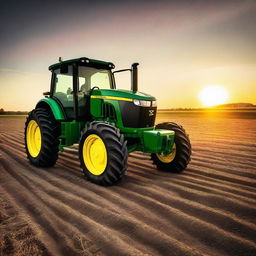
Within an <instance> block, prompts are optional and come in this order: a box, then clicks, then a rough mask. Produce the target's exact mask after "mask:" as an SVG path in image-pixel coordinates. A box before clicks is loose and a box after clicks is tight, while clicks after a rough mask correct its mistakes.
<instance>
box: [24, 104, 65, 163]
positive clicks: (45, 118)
mask: <svg viewBox="0 0 256 256" xmlns="http://www.w3.org/2000/svg"><path fill="white" fill-rule="evenodd" d="M31 120H34V121H36V123H37V125H38V126H39V128H40V132H41V148H40V152H39V154H38V155H37V156H36V157H33V156H31V154H30V152H29V149H28V143H27V128H28V124H29V122H30V121H31ZM59 135H60V125H59V123H58V122H57V121H56V120H55V118H54V117H53V115H52V113H51V112H50V111H49V110H47V109H44V108H37V109H34V110H32V111H31V112H30V113H29V116H28V117H27V121H26V123H25V149H26V153H27V158H28V159H29V161H30V162H31V163H32V164H33V165H35V166H38V167H51V166H53V165H54V164H55V163H56V161H57V159H58V151H59Z"/></svg>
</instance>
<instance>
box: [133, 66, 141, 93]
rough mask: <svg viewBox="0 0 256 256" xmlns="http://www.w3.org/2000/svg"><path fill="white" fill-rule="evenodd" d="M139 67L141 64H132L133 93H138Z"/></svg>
mask: <svg viewBox="0 0 256 256" xmlns="http://www.w3.org/2000/svg"><path fill="white" fill-rule="evenodd" d="M138 65H139V63H133V64H132V69H131V71H132V88H131V90H132V91H133V92H137V91H138V68H137V66H138Z"/></svg>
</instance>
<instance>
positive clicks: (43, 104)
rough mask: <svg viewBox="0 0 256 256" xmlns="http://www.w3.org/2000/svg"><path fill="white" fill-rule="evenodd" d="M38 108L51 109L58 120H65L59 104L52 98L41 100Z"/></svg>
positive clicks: (37, 105)
mask: <svg viewBox="0 0 256 256" xmlns="http://www.w3.org/2000/svg"><path fill="white" fill-rule="evenodd" d="M36 108H48V109H51V111H52V113H53V115H54V117H55V119H56V120H65V115H64V112H63V110H62V109H61V107H60V105H59V104H58V102H56V101H55V100H54V99H52V98H44V99H41V100H40V101H39V102H38V103H37V104H36Z"/></svg>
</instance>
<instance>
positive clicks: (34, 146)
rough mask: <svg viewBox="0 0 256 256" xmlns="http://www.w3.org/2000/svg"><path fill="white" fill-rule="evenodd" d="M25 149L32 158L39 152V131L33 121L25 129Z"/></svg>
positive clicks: (40, 142)
mask: <svg viewBox="0 0 256 256" xmlns="http://www.w3.org/2000/svg"><path fill="white" fill-rule="evenodd" d="M26 135H27V137H26V138H27V148H28V152H29V154H30V155H31V156H32V157H37V156H38V154H39V152H40V150H41V144H42V141H41V139H42V138H41V131H40V127H39V126H38V124H37V122H36V121H35V120H31V121H29V123H28V127H27V134H26Z"/></svg>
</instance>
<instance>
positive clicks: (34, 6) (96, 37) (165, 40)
mask: <svg viewBox="0 0 256 256" xmlns="http://www.w3.org/2000/svg"><path fill="white" fill-rule="evenodd" d="M0 38H1V41H0V42H1V44H0V108H4V109H5V110H31V109H32V108H33V107H34V106H35V104H36V102H37V101H38V100H39V99H40V98H42V97H43V96H42V92H43V91H47V90H49V83H50V72H49V71H48V66H49V65H50V64H53V63H56V62H57V61H58V57H59V56H62V57H63V59H70V58H76V57H82V56H86V57H89V58H94V59H100V60H105V61H111V62H113V63H114V64H115V65H116V68H117V69H121V68H128V67H130V64H131V63H133V62H139V63H140V65H139V90H140V91H142V92H147V93H149V94H152V95H154V96H156V97H157V99H158V106H159V108H175V107H202V106H203V104H202V102H201V101H200V97H199V95H200V92H201V91H202V90H203V88H205V87H207V86H210V85H217V86H220V87H223V88H225V89H226V90H227V93H228V97H227V103H233V102H250V103H254V104H256V1H254V0H252V1H246V0H241V1H238V0H237V1H235V0H233V1H231V0H230V1H224V0H223V1H203V0H194V1H192V0H191V1H189V0H187V1H182V0H180V1H161V0H159V1H138V0H137V1H97V0H95V1H87V0H84V1H36V0H34V1H4V2H3V1H2V2H1V5H0ZM127 79H128V77H127ZM123 80H124V79H123V78H120V81H119V83H121V82H123ZM120 87H123V86H120ZM127 87H128V83H127ZM127 89H128V88H127Z"/></svg>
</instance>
